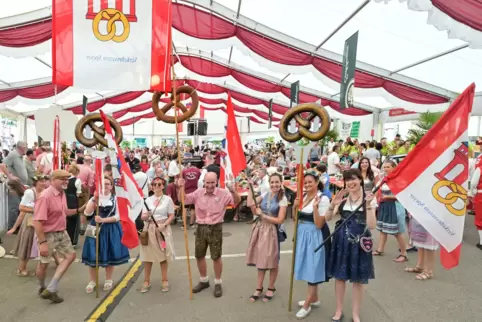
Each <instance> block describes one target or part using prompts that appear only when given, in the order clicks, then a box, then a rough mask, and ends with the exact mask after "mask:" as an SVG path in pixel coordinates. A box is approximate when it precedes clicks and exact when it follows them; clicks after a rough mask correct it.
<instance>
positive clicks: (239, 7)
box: [236, 0, 242, 19]
mask: <svg viewBox="0 0 482 322" xmlns="http://www.w3.org/2000/svg"><path fill="white" fill-rule="evenodd" d="M241 2H242V0H238V11H237V12H236V19H239V11H240V10H241Z"/></svg>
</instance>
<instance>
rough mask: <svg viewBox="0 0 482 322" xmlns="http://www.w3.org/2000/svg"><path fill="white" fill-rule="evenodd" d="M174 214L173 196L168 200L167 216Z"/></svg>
mask: <svg viewBox="0 0 482 322" xmlns="http://www.w3.org/2000/svg"><path fill="white" fill-rule="evenodd" d="M171 214H174V202H173V201H172V199H171V198H169V200H168V201H167V216H169V215H171Z"/></svg>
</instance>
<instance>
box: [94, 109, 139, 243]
mask: <svg viewBox="0 0 482 322" xmlns="http://www.w3.org/2000/svg"><path fill="white" fill-rule="evenodd" d="M100 115H101V116H102V119H103V121H104V128H105V138H106V140H107V143H108V147H109V150H111V151H115V153H116V155H117V158H115V157H111V158H110V160H111V164H112V176H113V177H114V188H115V195H116V198H117V208H116V211H117V212H118V213H119V218H120V223H121V225H122V239H121V243H122V244H123V245H124V246H126V247H127V248H135V247H137V246H138V245H139V238H138V237H137V229H136V224H135V221H136V219H137V217H138V216H139V215H140V213H141V211H142V207H143V205H144V198H143V193H142V190H141V188H139V186H138V185H137V183H136V180H135V179H134V176H133V175H132V172H131V169H130V168H129V165H128V164H127V163H126V161H125V159H124V156H123V153H122V151H121V149H120V148H119V146H118V145H117V143H116V142H115V139H114V134H113V132H112V128H111V126H110V123H109V120H108V119H107V117H106V116H105V114H104V112H102V110H100Z"/></svg>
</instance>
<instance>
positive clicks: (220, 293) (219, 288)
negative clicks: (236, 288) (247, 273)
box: [214, 284, 223, 297]
mask: <svg viewBox="0 0 482 322" xmlns="http://www.w3.org/2000/svg"><path fill="white" fill-rule="evenodd" d="M221 296H223V287H222V285H221V284H215V285H214V297H221Z"/></svg>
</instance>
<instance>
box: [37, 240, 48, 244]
mask: <svg viewBox="0 0 482 322" xmlns="http://www.w3.org/2000/svg"><path fill="white" fill-rule="evenodd" d="M46 242H47V241H46V240H42V241H41V242H39V243H38V244H39V245H42V244H43V243H46Z"/></svg>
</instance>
